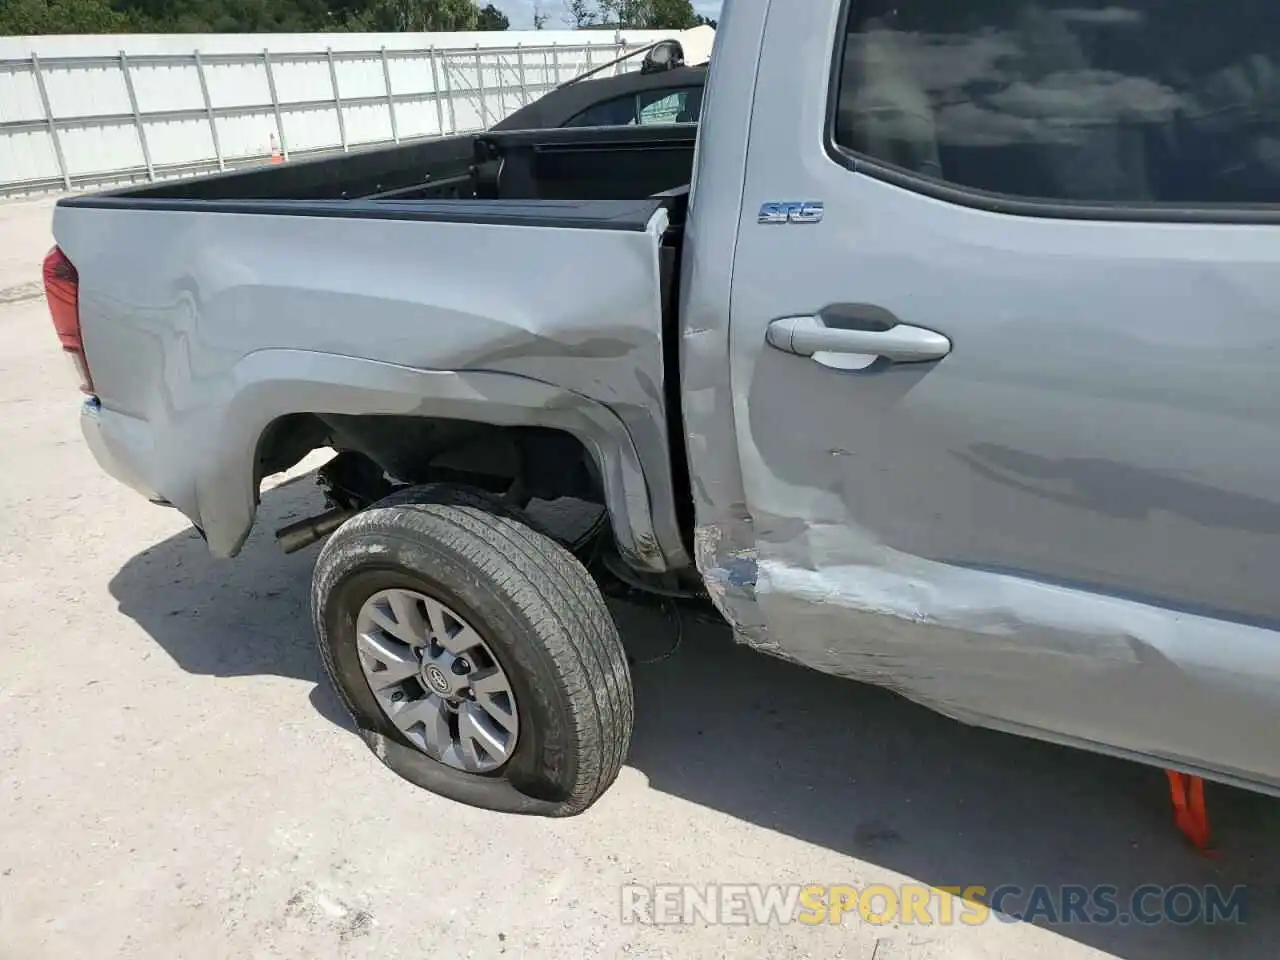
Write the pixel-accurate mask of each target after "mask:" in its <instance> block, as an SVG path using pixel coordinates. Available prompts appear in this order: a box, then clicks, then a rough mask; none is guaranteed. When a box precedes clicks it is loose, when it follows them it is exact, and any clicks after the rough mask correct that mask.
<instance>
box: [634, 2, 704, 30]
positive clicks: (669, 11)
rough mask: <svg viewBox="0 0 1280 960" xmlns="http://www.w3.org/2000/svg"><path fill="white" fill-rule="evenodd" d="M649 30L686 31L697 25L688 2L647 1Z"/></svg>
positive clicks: (690, 4)
mask: <svg viewBox="0 0 1280 960" xmlns="http://www.w3.org/2000/svg"><path fill="white" fill-rule="evenodd" d="M648 13H649V22H648V23H647V24H646V26H647V27H648V29H650V30H688V29H690V28H691V27H696V26H697V25H698V15H697V14H696V13H694V11H693V4H692V3H691V2H690V0H649V11H648Z"/></svg>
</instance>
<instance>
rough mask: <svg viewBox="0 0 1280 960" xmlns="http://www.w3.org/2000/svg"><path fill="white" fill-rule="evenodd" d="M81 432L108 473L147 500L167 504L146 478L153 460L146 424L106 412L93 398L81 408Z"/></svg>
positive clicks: (99, 463)
mask: <svg viewBox="0 0 1280 960" xmlns="http://www.w3.org/2000/svg"><path fill="white" fill-rule="evenodd" d="M80 432H81V433H83V434H84V439H85V443H86V444H87V445H88V447H89V450H90V452H92V453H93V458H94V459H95V460H97V461H98V466H100V467H101V468H102V469H103V470H104V471H105V472H106V473H107V474H109V475H110V476H112V477H114V478H115V479H116V480H119V481H120V482H121V483H123V484H124V485H125V486H127V487H129V488H130V489H132V490H135V491H137V492H138V493H140V494H142V495H143V496H144V497H146V498H147V499H148V500H151V501H155V502H159V503H165V502H167V501H165V499H164V498H163V497H162V496H160V494H159V493H157V492H156V490H155V489H154V488H153V487H152V486H151V484H149V483H148V482H147V480H146V479H145V474H146V467H145V465H146V464H147V463H148V462H149V460H150V458H151V439H150V433H149V431H148V428H147V424H146V422H145V421H143V420H139V419H137V418H136V417H129V416H125V415H124V414H121V413H113V412H111V411H109V410H104V409H103V408H102V404H101V403H99V402H98V400H97V399H96V398H94V399H91V400H86V401H85V402H84V404H83V406H81V408H80Z"/></svg>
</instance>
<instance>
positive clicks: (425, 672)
mask: <svg viewBox="0 0 1280 960" xmlns="http://www.w3.org/2000/svg"><path fill="white" fill-rule="evenodd" d="M422 679H424V680H425V681H426V682H427V686H429V687H430V688H431V689H432V690H434V691H435V692H436V693H440V694H443V695H445V696H449V695H450V694H451V693H453V684H451V683H450V682H449V677H448V676H447V675H446V674H445V672H444V671H443V670H441V669H440V668H439V667H437V666H436V665H435V664H434V663H429V664H427V665H426V666H425V667H423V668H422Z"/></svg>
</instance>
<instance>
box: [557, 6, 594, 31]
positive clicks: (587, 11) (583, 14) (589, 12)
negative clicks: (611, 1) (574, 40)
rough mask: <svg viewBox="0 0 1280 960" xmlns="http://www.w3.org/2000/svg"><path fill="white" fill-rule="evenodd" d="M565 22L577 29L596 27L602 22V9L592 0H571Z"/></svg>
mask: <svg viewBox="0 0 1280 960" xmlns="http://www.w3.org/2000/svg"><path fill="white" fill-rule="evenodd" d="M564 22H565V23H567V24H568V25H569V26H571V27H573V28H574V29H575V30H581V29H583V28H584V27H594V26H595V25H596V24H597V23H599V22H600V11H599V10H598V9H596V5H595V4H594V3H593V2H592V0H569V3H568V6H567V9H566V12H565V18H564Z"/></svg>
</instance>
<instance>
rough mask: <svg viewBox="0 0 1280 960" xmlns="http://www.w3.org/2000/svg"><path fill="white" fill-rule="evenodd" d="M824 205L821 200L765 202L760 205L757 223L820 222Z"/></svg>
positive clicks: (823, 213)
mask: <svg viewBox="0 0 1280 960" xmlns="http://www.w3.org/2000/svg"><path fill="white" fill-rule="evenodd" d="M825 214H826V206H825V205H824V204H823V202H822V201H821V200H806V201H799V200H791V201H787V202H785V203H777V202H773V203H766V204H763V205H762V206H761V207H760V218H759V219H758V220H757V221H756V222H757V223H821V222H822V218H823V216H824V215H825Z"/></svg>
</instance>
